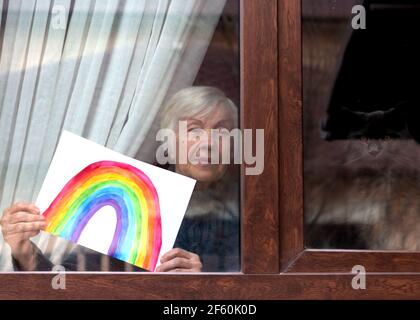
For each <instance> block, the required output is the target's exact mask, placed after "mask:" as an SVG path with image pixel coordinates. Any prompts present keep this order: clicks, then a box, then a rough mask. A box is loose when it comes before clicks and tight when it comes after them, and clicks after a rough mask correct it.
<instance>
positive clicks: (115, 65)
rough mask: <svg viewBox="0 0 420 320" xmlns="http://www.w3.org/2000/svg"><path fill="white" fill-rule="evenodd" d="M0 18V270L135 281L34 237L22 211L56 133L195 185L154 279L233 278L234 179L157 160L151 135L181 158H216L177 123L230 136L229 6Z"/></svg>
mask: <svg viewBox="0 0 420 320" xmlns="http://www.w3.org/2000/svg"><path fill="white" fill-rule="evenodd" d="M0 10H1V15H0V24H1V27H0V210H1V211H0V212H1V213H0V216H1V220H0V221H1V236H0V272H3V271H13V270H15V271H33V270H36V271H39V270H42V271H51V270H52V269H53V267H54V266H55V265H60V266H63V267H64V268H65V269H66V270H71V271H143V270H140V269H139V268H136V267H134V266H133V265H130V264H127V263H123V262H122V261H120V260H117V259H112V258H110V257H108V256H106V255H102V254H99V253H98V252H95V251H92V250H88V249H86V248H84V247H82V246H78V245H73V244H70V243H68V242H67V241H65V240H63V239H60V238H57V237H53V236H51V235H48V234H46V233H42V232H41V233H40V232H39V231H40V230H42V229H43V228H44V226H45V221H44V220H43V218H42V216H41V215H40V212H39V210H38V209H37V207H36V205H35V204H34V201H35V199H36V197H37V194H38V192H39V189H40V187H41V185H42V182H43V180H44V178H45V175H46V173H47V171H48V168H49V164H50V162H51V159H52V156H53V154H54V150H55V147H56V144H57V142H58V138H59V136H60V133H61V131H62V130H63V129H64V130H68V131H70V132H73V133H76V134H78V135H80V136H83V137H85V138H88V139H90V140H92V141H95V142H97V143H99V144H102V145H104V146H106V147H109V148H111V149H114V150H116V151H118V152H121V153H123V154H126V155H128V156H131V157H135V158H137V159H140V160H143V161H146V162H149V163H152V164H154V165H157V166H161V167H164V168H165V169H168V170H173V171H175V172H177V173H180V174H183V175H186V176H189V177H192V178H194V179H196V180H197V186H196V189H195V190H194V192H193V196H192V198H191V201H190V204H189V207H188V209H187V212H186V215H185V217H184V220H183V223H182V225H181V229H180V231H179V233H178V236H177V239H176V242H175V245H174V248H175V249H174V250H171V251H169V252H168V253H167V254H166V255H164V257H163V260H162V261H161V262H160V264H159V265H160V266H159V267H158V269H157V271H161V272H199V271H210V272H226V271H229V272H232V271H239V270H240V265H239V249H240V248H239V174H238V168H237V167H235V166H233V165H230V164H210V165H209V164H205V163H204V161H202V160H204V156H199V157H198V163H195V162H194V163H191V162H189V161H187V162H182V161H180V160H179V158H178V156H177V155H176V154H166V156H167V157H168V158H171V157H172V160H174V161H172V162H170V163H169V164H164V163H162V162H161V161H159V159H157V158H158V150H159V147H160V146H161V142H160V141H159V140H158V139H157V133H158V132H159V130H160V129H168V128H169V129H172V130H173V131H174V133H175V136H176V143H177V144H178V143H179V141H186V145H187V148H186V150H187V151H188V152H196V150H195V149H198V150H204V149H207V150H209V152H216V153H217V152H219V151H218V150H221V149H223V147H224V146H223V144H220V143H217V144H216V142H215V141H213V140H212V139H210V140H208V141H205V142H203V143H201V144H197V143H196V142H197V141H195V140H191V137H190V136H189V135H188V134H184V132H183V131H180V130H179V128H180V127H179V126H178V124H179V123H180V121H181V122H183V123H184V122H185V123H186V128H187V131H186V132H187V133H190V132H195V131H197V130H201V131H203V132H207V131H210V130H211V129H217V130H220V129H227V130H231V129H233V128H235V127H237V126H238V120H237V119H238V108H237V106H238V105H239V72H238V69H239V61H238V57H239V52H238V47H239V46H238V38H239V37H238V30H239V28H238V24H239V16H238V11H239V1H237V0H215V1H204V0H191V1H187V2H186V1H183V0H173V1H169V2H167V1H138V0H125V1H107V0H104V1H86V0H75V1H60V3H58V2H57V1H52V0H41V1H32V0H31V1H3V2H2V3H1V4H0ZM216 146H217V147H216ZM219 148H220V149H219ZM199 154H201V153H199ZM202 162H203V163H202ZM231 163H232V162H231ZM174 187H176V186H174Z"/></svg>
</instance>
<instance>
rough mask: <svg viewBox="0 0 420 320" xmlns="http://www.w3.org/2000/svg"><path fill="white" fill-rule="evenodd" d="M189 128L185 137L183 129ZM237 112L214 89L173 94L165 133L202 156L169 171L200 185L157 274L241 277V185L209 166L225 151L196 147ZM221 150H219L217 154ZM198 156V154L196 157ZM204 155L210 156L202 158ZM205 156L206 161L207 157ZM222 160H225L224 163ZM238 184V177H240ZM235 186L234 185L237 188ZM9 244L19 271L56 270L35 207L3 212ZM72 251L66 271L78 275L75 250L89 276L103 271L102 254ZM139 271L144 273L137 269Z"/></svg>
mask: <svg viewBox="0 0 420 320" xmlns="http://www.w3.org/2000/svg"><path fill="white" fill-rule="evenodd" d="M180 121H181V123H183V124H185V125H186V129H187V130H186V132H181V131H180V130H179V127H180V126H179V124H180ZM236 122H237V108H236V107H235V106H234V104H233V103H232V101H230V100H229V99H228V98H227V97H226V96H225V94H224V93H223V92H222V91H220V90H218V89H216V88H212V87H190V88H186V89H184V90H181V91H180V92H178V93H177V94H175V95H174V96H173V97H172V98H171V99H170V100H169V101H168V103H167V105H166V107H165V108H164V113H163V117H162V128H166V129H172V130H173V131H174V133H175V136H176V143H175V144H176V146H174V147H179V145H180V143H181V142H182V143H185V145H186V151H187V153H188V154H192V153H194V154H200V155H199V156H198V158H197V161H191V157H186V159H187V161H180V159H181V158H180V154H179V153H176V154H173V150H175V149H179V148H171V149H170V151H169V153H170V154H169V157H173V158H174V160H175V161H174V163H175V165H174V166H172V167H170V168H169V169H172V170H174V171H175V172H177V173H179V174H182V175H186V176H188V177H191V178H193V179H195V180H197V185H196V189H195V191H194V193H193V195H192V198H191V201H190V204H189V207H188V209H187V212H186V215H185V217H184V220H183V222H182V225H181V228H180V231H179V233H178V236H177V239H176V241H175V246H174V247H175V248H174V249H172V250H170V251H168V252H167V253H165V254H164V255H163V256H162V258H161V261H160V265H159V266H158V267H157V269H156V271H158V272H199V271H209V272H212V271H239V221H238V220H239V219H238V203H239V199H238V192H237V191H238V184H237V182H238V180H237V179H235V177H234V173H235V171H234V170H229V167H228V165H227V164H221V163H211V160H210V154H212V153H216V154H219V155H221V153H222V150H223V145H221V144H220V143H215V141H214V139H213V138H212V136H211V135H210V134H209V135H208V139H205V140H202V141H201V140H200V141H199V142H197V135H194V134H190V133H192V132H193V133H194V132H197V131H200V132H201V133H203V132H209V133H210V131H211V130H212V129H213V130H218V129H228V130H231V129H232V128H234V126H235V125H236ZM216 147H217V150H215V148H216ZM197 151H199V153H197ZM204 151H206V152H204ZM202 154H205V155H207V156H206V157H204V156H203V155H202ZM220 158H221V157H220ZM236 178H237V177H236ZM235 183H236V184H235ZM0 223H1V226H2V233H3V237H4V240H5V242H6V243H8V244H9V246H10V247H11V252H12V258H13V264H14V268H15V270H25V271H31V270H46V271H49V270H52V268H53V264H52V263H51V262H50V261H49V260H48V259H47V258H46V257H45V256H44V255H43V254H42V253H41V251H40V250H39V249H38V248H37V247H36V246H35V245H34V244H33V243H32V242H31V240H30V238H31V237H34V236H36V235H37V234H38V233H39V232H40V230H42V229H43V228H45V226H46V223H45V221H44V217H43V216H42V215H40V212H39V209H38V208H37V207H36V206H35V205H33V204H27V203H16V204H14V205H12V206H11V207H10V208H7V209H5V211H4V212H3V216H2V219H1V221H0ZM79 247H80V246H73V248H72V249H71V250H69V252H70V253H69V254H68V256H67V257H66V258H65V259H64V261H63V262H62V263H61V264H62V265H63V266H64V267H65V268H66V269H67V270H77V255H76V254H75V252H76V251H77V249H79V251H80V250H82V251H83V252H84V254H85V255H86V267H85V270H92V271H98V270H100V269H101V268H100V261H101V259H100V258H101V256H102V255H101V254H100V253H96V252H93V251H92V250H88V249H86V248H83V249H81V248H79ZM109 268H110V270H115V271H118V270H124V269H125V268H126V264H125V263H124V262H122V261H119V260H117V259H112V258H110V266H109ZM134 270H135V271H140V270H141V269H136V268H135V267H134Z"/></svg>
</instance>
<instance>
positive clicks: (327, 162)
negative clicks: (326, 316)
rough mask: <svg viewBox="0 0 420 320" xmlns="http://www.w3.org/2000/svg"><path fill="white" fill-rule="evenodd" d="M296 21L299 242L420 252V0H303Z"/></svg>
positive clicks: (317, 246) (328, 246)
mask: <svg viewBox="0 0 420 320" xmlns="http://www.w3.org/2000/svg"><path fill="white" fill-rule="evenodd" d="M361 6H362V7H361ZM302 19H303V64H304V66H303V78H304V79H303V84H304V185H305V238H306V246H308V247H311V248H339V249H377V250H381V249H382V250H418V249H420V210H419V209H420V197H419V194H418V190H419V187H420V171H419V166H418V160H419V159H420V144H419V143H420V139H419V138H420V136H419V122H418V121H419V119H420V117H419V111H420V109H419V108H420V104H419V95H418V89H417V85H418V75H419V74H420V61H419V59H418V57H419V54H420V46H419V44H418V41H416V40H415V39H416V35H417V34H418V32H419V31H420V2H419V1H379V0H378V1H376V0H367V1H357V0H345V1H330V0H325V1H324V0H316V1H313V0H304V1H303V17H302ZM360 19H362V20H363V23H360V22H361V20H360ZM364 23H365V26H366V28H364V27H361V26H363V24H364Z"/></svg>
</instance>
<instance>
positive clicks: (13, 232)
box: [0, 202, 46, 269]
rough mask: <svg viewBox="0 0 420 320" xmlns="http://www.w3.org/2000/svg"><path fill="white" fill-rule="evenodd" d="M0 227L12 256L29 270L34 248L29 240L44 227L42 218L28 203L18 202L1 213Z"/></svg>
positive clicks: (33, 206) (37, 210) (36, 209)
mask: <svg viewBox="0 0 420 320" xmlns="http://www.w3.org/2000/svg"><path fill="white" fill-rule="evenodd" d="M0 226H1V230H2V234H3V238H4V241H5V242H6V243H7V244H8V245H9V246H10V248H11V250H12V256H13V257H14V258H15V259H16V260H17V261H18V262H19V263H20V264H21V265H22V266H23V267H25V269H31V266H32V265H33V263H34V261H33V259H34V254H33V252H34V248H33V244H32V242H31V241H30V238H32V237H35V236H36V235H38V234H39V232H40V230H42V229H44V228H45V227H46V222H45V218H44V216H42V215H40V211H39V209H38V208H37V207H36V206H35V205H33V204H30V203H23V202H18V203H15V204H13V205H12V206H11V207H9V208H7V209H5V210H4V211H3V216H2V217H1V219H0Z"/></svg>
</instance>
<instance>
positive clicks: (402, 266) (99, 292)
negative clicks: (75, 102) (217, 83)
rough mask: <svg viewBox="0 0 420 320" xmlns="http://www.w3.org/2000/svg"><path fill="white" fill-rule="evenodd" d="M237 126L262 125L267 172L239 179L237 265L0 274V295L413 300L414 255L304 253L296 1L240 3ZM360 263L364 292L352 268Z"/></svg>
mask: <svg viewBox="0 0 420 320" xmlns="http://www.w3.org/2000/svg"><path fill="white" fill-rule="evenodd" d="M240 37H241V124H242V127H243V128H248V129H265V169H264V172H263V174H262V175H259V176H245V175H244V168H242V179H241V195H242V197H241V209H242V210H241V213H242V215H241V261H242V271H241V272H240V273H230V274H226V273H223V274H215V273H212V274H209V273H202V274H182V275H180V274H151V273H146V274H145V273H142V274H139V273H124V272H118V273H115V272H107V273H102V272H97V273H79V272H69V273H67V274H66V289H65V290H54V289H53V288H52V287H51V281H52V278H53V276H54V274H52V273H46V272H32V273H29V272H28V273H26V272H19V273H1V274H0V284H1V289H0V299H314V298H315V299H322V298H334V299H366V298H369V299H372V298H376V299H382V298H388V299H389V298H419V297H420V276H419V274H417V273H416V272H418V271H419V270H418V269H420V263H419V262H420V253H407V252H378V251H339V250H306V249H305V247H304V237H303V228H304V226H303V170H302V168H303V158H302V150H303V146H302V53H301V47H302V45H301V40H302V39H301V38H302V37H301V1H300V0H258V1H257V0H241V34H240ZM358 264H361V265H363V266H364V267H365V268H366V271H367V278H366V286H367V288H366V290H354V289H352V287H351V280H352V278H353V277H354V275H353V274H352V273H351V269H352V267H353V266H354V265H358Z"/></svg>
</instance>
